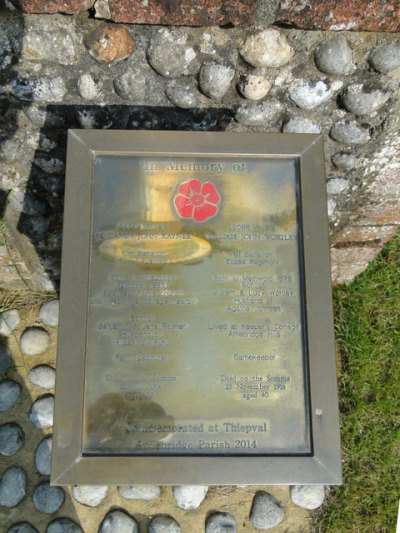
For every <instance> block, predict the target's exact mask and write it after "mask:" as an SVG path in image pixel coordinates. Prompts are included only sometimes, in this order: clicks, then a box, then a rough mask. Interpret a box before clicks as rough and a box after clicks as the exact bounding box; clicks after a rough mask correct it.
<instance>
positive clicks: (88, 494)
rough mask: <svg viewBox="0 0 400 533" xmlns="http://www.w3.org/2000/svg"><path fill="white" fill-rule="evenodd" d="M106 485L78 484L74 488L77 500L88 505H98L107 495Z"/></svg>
mask: <svg viewBox="0 0 400 533" xmlns="http://www.w3.org/2000/svg"><path fill="white" fill-rule="evenodd" d="M107 492H108V489H107V486H106V485H78V486H77V487H74V488H73V489H72V494H73V496H74V498H75V500H76V501H78V502H79V503H81V504H82V505H87V506H88V507H97V506H98V505H100V504H101V502H102V501H103V500H104V498H105V497H106V496H107Z"/></svg>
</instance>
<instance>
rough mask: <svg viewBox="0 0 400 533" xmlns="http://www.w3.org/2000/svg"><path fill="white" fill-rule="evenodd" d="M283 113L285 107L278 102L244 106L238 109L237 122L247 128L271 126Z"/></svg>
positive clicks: (269, 101) (272, 101)
mask: <svg viewBox="0 0 400 533" xmlns="http://www.w3.org/2000/svg"><path fill="white" fill-rule="evenodd" d="M282 111H283V106H282V104H281V103H280V102H279V101H278V100H272V99H271V100H266V101H265V102H262V103H260V104H250V103H249V104H243V105H241V106H239V107H238V108H237V110H236V114H235V120H236V121H237V122H240V123H241V124H244V125H245V126H269V125H271V124H272V123H273V122H276V121H277V120H278V119H279V117H280V115H281V113H282Z"/></svg>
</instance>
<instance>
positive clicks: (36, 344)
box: [20, 327, 50, 355]
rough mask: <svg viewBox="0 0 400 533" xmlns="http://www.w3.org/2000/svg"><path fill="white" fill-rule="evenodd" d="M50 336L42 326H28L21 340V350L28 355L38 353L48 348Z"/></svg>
mask: <svg viewBox="0 0 400 533" xmlns="http://www.w3.org/2000/svg"><path fill="white" fill-rule="evenodd" d="M49 344H50V336H49V334H48V333H47V331H45V330H44V329H42V328H35V327H34V328H27V329H26V330H25V331H24V332H23V334H22V336H21V340H20V346H21V350H22V352H23V353H24V354H26V355H38V354H41V353H43V352H45V351H46V350H47V348H48V347H49Z"/></svg>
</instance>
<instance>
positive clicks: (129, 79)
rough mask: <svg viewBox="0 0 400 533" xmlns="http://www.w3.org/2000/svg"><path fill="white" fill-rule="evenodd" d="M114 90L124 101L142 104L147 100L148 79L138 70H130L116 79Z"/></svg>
mask: <svg viewBox="0 0 400 533" xmlns="http://www.w3.org/2000/svg"><path fill="white" fill-rule="evenodd" d="M114 89H115V92H116V93H117V94H118V96H120V97H121V98H123V99H124V100H130V101H132V102H137V101H139V102H141V101H143V100H145V98H146V77H145V76H144V74H143V73H141V72H140V71H138V70H132V69H128V70H126V71H125V72H124V73H123V74H121V75H120V76H118V77H117V78H115V80H114Z"/></svg>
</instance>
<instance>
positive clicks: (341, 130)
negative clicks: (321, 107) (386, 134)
mask: <svg viewBox="0 0 400 533" xmlns="http://www.w3.org/2000/svg"><path fill="white" fill-rule="evenodd" d="M370 128H371V127H370V126H369V124H360V123H358V122H357V121H356V120H348V119H343V120H339V121H338V122H336V123H335V124H334V125H333V126H332V128H331V131H330V135H331V137H332V139H334V140H335V141H338V142H340V143H344V144H365V143H367V142H368V141H369V140H370V138H371V133H370Z"/></svg>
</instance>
